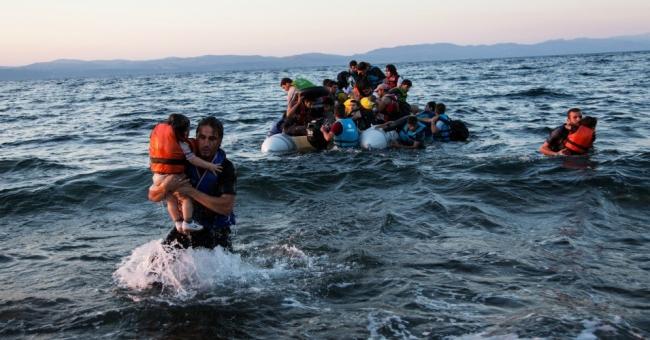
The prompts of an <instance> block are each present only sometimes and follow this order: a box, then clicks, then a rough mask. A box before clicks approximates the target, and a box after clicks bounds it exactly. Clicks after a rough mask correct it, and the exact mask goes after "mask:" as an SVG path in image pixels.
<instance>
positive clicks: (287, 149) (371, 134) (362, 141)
mask: <svg viewBox="0 0 650 340" xmlns="http://www.w3.org/2000/svg"><path fill="white" fill-rule="evenodd" d="M398 137H399V135H398V134H397V132H396V131H389V132H385V131H384V130H382V129H377V128H374V127H371V128H369V129H367V130H365V131H363V132H361V136H360V137H359V147H361V148H362V149H364V150H381V149H386V148H388V147H389V146H390V144H391V142H392V141H394V140H397V138H398ZM316 150H317V149H316V148H315V147H314V146H313V145H311V143H310V142H309V140H308V138H307V136H289V135H286V134H284V133H278V134H275V135H272V136H269V137H267V138H266V139H265V140H264V143H262V152H263V153H279V154H281V153H291V152H312V151H316Z"/></svg>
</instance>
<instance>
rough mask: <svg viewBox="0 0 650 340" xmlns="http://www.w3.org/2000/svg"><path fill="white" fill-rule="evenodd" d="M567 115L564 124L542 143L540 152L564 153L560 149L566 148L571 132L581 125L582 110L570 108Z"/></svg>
mask: <svg viewBox="0 0 650 340" xmlns="http://www.w3.org/2000/svg"><path fill="white" fill-rule="evenodd" d="M566 115H567V117H566V121H565V122H564V124H562V125H560V126H558V127H557V128H555V129H554V130H553V131H551V133H550V134H549V136H548V138H547V139H546V141H545V142H544V144H542V146H541V147H540V148H539V152H541V153H542V154H544V155H546V156H556V155H562V153H561V152H560V151H562V149H564V148H565V147H564V143H565V142H566V139H567V138H568V137H569V134H570V133H573V132H575V131H576V130H577V129H578V127H579V126H580V120H582V110H580V109H579V108H577V107H574V108H571V109H569V111H567V114H566ZM593 139H594V141H595V139H596V135H595V134H594V135H593ZM592 143H593V141H592Z"/></svg>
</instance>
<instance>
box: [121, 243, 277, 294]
mask: <svg viewBox="0 0 650 340" xmlns="http://www.w3.org/2000/svg"><path fill="white" fill-rule="evenodd" d="M284 271H285V270H284V269H283V267H282V266H280V265H278V266H273V267H271V268H262V267H258V266H256V265H253V264H250V263H247V262H245V261H244V260H243V259H242V258H241V255H239V254H233V253H230V252H227V251H224V250H223V248H221V247H217V248H215V249H204V248H201V249H192V248H190V249H178V248H175V247H173V246H167V245H163V244H162V243H161V242H160V240H153V241H150V242H148V243H146V244H143V245H141V246H139V247H138V248H136V249H134V250H133V252H132V253H131V255H129V256H127V257H126V258H125V259H124V260H122V263H120V265H119V266H118V269H117V270H116V271H115V272H114V273H113V278H114V279H115V280H116V281H117V283H118V285H119V286H120V287H122V288H126V289H131V290H135V291H144V290H147V289H151V288H152V287H154V286H159V287H162V291H163V293H171V294H172V295H174V296H175V297H177V298H181V299H187V298H191V297H193V296H194V295H195V294H196V293H198V292H201V291H206V290H209V289H211V288H214V287H216V286H219V285H226V284H227V283H229V282H233V281H236V282H238V283H247V282H255V281H259V280H268V279H270V278H271V277H272V276H277V275H280V274H282V273H283V272H284Z"/></svg>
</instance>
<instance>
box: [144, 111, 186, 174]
mask: <svg viewBox="0 0 650 340" xmlns="http://www.w3.org/2000/svg"><path fill="white" fill-rule="evenodd" d="M149 160H150V162H151V171H153V172H154V173H157V174H180V173H183V172H184V171H185V154H183V150H182V149H181V147H180V145H178V140H177V139H176V134H175V133H174V129H173V128H172V126H171V125H169V124H167V123H158V124H157V125H156V126H155V127H154V128H153V131H151V136H150V137H149Z"/></svg>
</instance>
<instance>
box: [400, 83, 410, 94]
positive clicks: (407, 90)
mask: <svg viewBox="0 0 650 340" xmlns="http://www.w3.org/2000/svg"><path fill="white" fill-rule="evenodd" d="M400 87H401V88H402V90H404V92H409V90H410V89H411V87H410V86H408V85H406V84H402V85H400Z"/></svg>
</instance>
